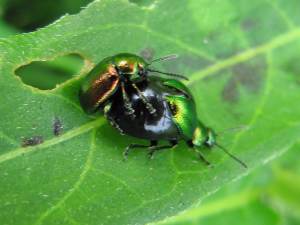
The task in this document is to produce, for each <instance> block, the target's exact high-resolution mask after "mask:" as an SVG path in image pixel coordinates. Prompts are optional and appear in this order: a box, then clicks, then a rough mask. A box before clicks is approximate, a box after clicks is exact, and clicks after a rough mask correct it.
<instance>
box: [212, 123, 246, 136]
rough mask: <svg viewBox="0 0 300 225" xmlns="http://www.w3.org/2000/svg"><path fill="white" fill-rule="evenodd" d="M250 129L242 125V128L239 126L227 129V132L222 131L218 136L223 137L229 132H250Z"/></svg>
mask: <svg viewBox="0 0 300 225" xmlns="http://www.w3.org/2000/svg"><path fill="white" fill-rule="evenodd" d="M248 129H249V126H246V125H240V126H237V127H230V128H227V129H225V130H222V131H221V132H219V133H218V135H223V134H224V133H227V132H237V131H240V130H248Z"/></svg>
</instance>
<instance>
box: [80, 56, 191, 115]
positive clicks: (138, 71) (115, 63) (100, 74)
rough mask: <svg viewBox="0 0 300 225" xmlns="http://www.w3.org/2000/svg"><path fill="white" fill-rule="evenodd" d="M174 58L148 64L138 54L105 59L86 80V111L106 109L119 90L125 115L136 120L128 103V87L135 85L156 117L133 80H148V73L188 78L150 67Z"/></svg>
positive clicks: (83, 99)
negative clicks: (155, 63) (105, 106)
mask: <svg viewBox="0 0 300 225" xmlns="http://www.w3.org/2000/svg"><path fill="white" fill-rule="evenodd" d="M174 57H175V55H170V56H166V57H163V58H159V59H155V60H153V61H151V62H146V60H144V59H143V58H142V57H140V56H138V55H135V54H131V53H121V54H118V55H114V56H110V57H107V58H105V59H103V60H102V61H101V62H100V63H99V64H97V65H96V66H95V67H94V68H93V70H92V71H91V72H90V73H89V74H88V75H87V76H86V77H85V79H84V81H83V84H82V86H81V89H80V93H79V98H80V103H81V106H82V108H83V109H84V110H85V111H86V112H89V113H91V112H95V111H96V110H97V109H98V108H100V107H102V106H104V105H105V103H106V102H107V101H108V100H110V99H111V97H112V96H113V95H114V93H115V92H116V91H117V90H119V89H121V92H122V98H123V100H124V101H123V102H124V106H125V112H126V114H128V115H130V116H131V117H134V110H133V109H132V107H131V102H130V101H129V100H128V96H127V92H126V88H127V87H128V86H132V87H133V88H134V89H135V90H136V92H137V94H138V95H139V97H140V98H141V100H143V102H144V105H145V107H146V108H147V110H149V112H150V113H151V114H154V113H155V111H156V109H155V108H154V107H153V106H152V105H151V104H150V103H149V102H147V100H146V99H145V98H144V96H143V95H142V94H141V92H140V90H139V89H138V87H137V86H136V85H135V84H134V82H133V81H136V80H145V79H147V76H148V72H156V73H162V74H166V75H169V76H175V77H179V78H183V79H186V78H185V77H183V76H181V75H178V74H173V73H165V72H161V71H158V70H155V69H153V68H150V65H151V64H152V63H154V62H158V61H162V60H167V59H172V58H174Z"/></svg>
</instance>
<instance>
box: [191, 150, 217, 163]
mask: <svg viewBox="0 0 300 225" xmlns="http://www.w3.org/2000/svg"><path fill="white" fill-rule="evenodd" d="M193 150H194V151H195V152H196V154H197V156H198V158H199V159H201V160H202V161H203V162H204V163H205V164H206V165H207V166H212V165H211V163H210V162H209V161H207V159H206V158H205V157H204V155H203V154H202V153H201V152H200V151H197V150H196V148H193Z"/></svg>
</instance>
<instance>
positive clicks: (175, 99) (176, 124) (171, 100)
mask: <svg viewBox="0 0 300 225" xmlns="http://www.w3.org/2000/svg"><path fill="white" fill-rule="evenodd" d="M136 86H137V87H138V88H139V90H140V91H141V93H142V94H143V96H144V97H145V98H146V100H147V101H148V102H149V103H150V104H151V105H152V106H153V107H154V108H155V109H156V110H157V111H156V113H155V114H151V113H149V111H148V110H146V109H145V107H144V106H143V102H142V100H141V99H140V97H139V95H138V94H137V93H136V91H135V89H134V88H132V87H129V88H128V90H127V91H128V98H129V101H130V102H131V105H132V108H133V110H134V111H135V115H136V118H135V119H132V118H131V117H129V116H128V115H127V114H126V113H124V110H125V107H124V103H123V98H122V93H121V92H120V91H119V92H117V93H116V96H115V101H113V102H111V104H109V105H107V106H106V108H105V115H106V117H107V119H108V120H109V121H110V122H111V124H112V125H113V126H114V127H116V128H117V129H118V130H119V131H120V132H121V133H124V134H127V135H130V136H134V137H137V138H140V139H145V140H150V145H140V144H130V145H129V146H128V147H127V148H126V150H125V151H124V156H125V158H126V157H127V155H128V153H129V151H130V150H131V149H133V148H149V155H150V156H152V155H153V153H154V152H155V151H158V150H162V149H169V148H172V147H174V146H175V145H177V143H178V142H179V141H180V140H183V141H185V142H186V143H187V145H188V146H189V147H190V148H192V149H194V150H195V151H196V152H197V154H198V156H199V157H200V158H201V159H202V160H203V161H204V162H206V163H207V164H209V162H208V161H207V160H206V159H205V158H204V156H203V155H202V154H201V152H200V151H198V150H197V149H198V148H199V147H205V146H206V147H208V148H212V147H214V146H218V147H219V148H221V149H222V150H223V151H225V152H226V153H227V154H228V155H229V156H230V157H232V158H233V159H235V160H236V161H238V162H239V163H240V164H241V165H242V166H244V167H247V166H246V164H245V163H243V162H242V161H241V160H239V159H238V158H236V157H235V156H233V155H232V154H230V153H229V152H228V151H227V150H226V149H225V148H224V147H222V146H221V145H219V144H218V143H217V141H216V136H217V135H216V133H215V132H214V131H213V130H212V129H211V128H209V127H207V126H205V125H204V124H203V123H202V122H201V121H200V120H199V119H198V118H197V112H196V107H195V101H194V99H193V97H192V95H191V93H190V92H189V90H188V88H187V87H186V86H185V85H184V84H183V83H181V82H180V81H178V80H170V79H168V80H166V79H162V78H159V77H149V79H148V80H143V81H139V82H136ZM161 140H164V141H168V142H169V143H170V144H169V145H162V146H159V145H158V141H161Z"/></svg>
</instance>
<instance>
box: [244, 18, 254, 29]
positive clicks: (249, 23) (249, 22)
mask: <svg viewBox="0 0 300 225" xmlns="http://www.w3.org/2000/svg"><path fill="white" fill-rule="evenodd" d="M255 26H256V22H255V21H254V20H252V19H246V20H244V21H242V22H241V28H242V30H244V31H249V30H251V29H253V28H254V27H255Z"/></svg>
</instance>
